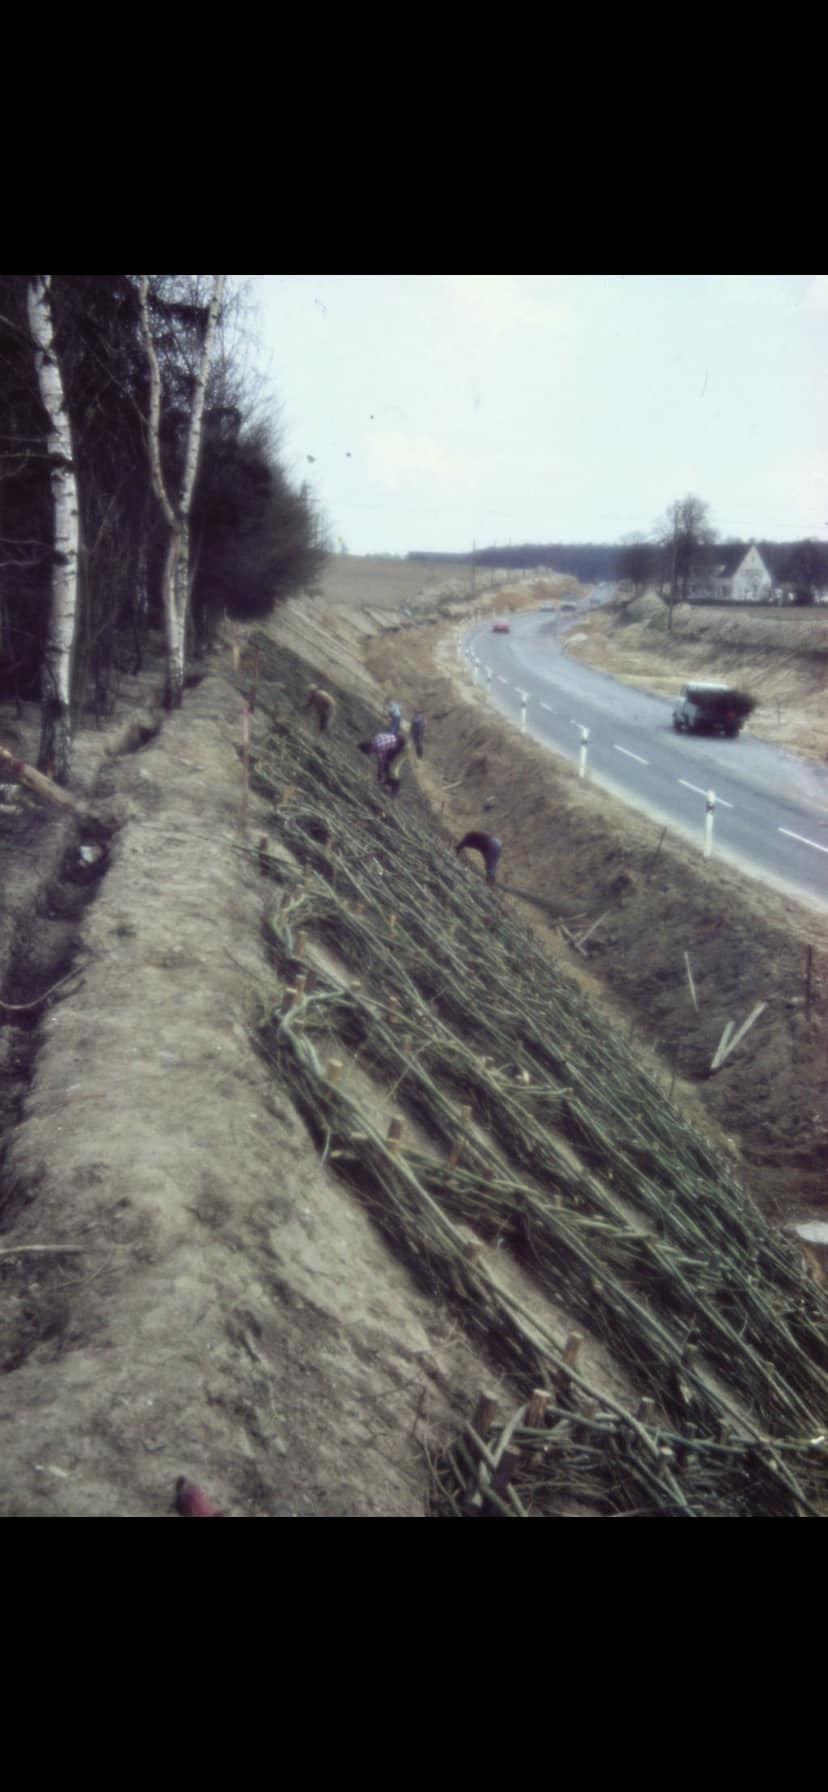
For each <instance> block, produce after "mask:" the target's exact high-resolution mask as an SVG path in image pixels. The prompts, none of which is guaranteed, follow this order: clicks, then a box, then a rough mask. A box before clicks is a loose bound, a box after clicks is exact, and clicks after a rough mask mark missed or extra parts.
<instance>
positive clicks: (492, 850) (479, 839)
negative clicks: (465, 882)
mask: <svg viewBox="0 0 828 1792" xmlns="http://www.w3.org/2000/svg"><path fill="white" fill-rule="evenodd" d="M466 846H468V847H470V848H471V849H472V851H473V852H479V853H481V854H482V857H483V863H484V865H485V867H486V882H487V884H494V881H495V878H496V876H497V862H498V859H499V858H500V855H501V852H502V851H503V846H502V843H501V841H500V840H498V838H497V835H496V834H477V833H471V834H464V835H463V838H462V840H459V841H458V843H457V845H456V847H455V849H454V850H455V852H462V851H463V849H464V847H466Z"/></svg>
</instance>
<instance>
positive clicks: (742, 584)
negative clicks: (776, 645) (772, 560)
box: [690, 542, 782, 604]
mask: <svg viewBox="0 0 828 1792" xmlns="http://www.w3.org/2000/svg"><path fill="white" fill-rule="evenodd" d="M690 595H691V597H694V598H695V599H696V601H697V602H704V600H705V599H707V601H708V602H710V600H711V599H712V600H713V601H714V602H717V603H735V604H740V603H741V604H759V603H772V602H773V601H774V598H775V597H776V596H777V593H776V590H775V585H774V579H773V574H772V573H771V572H770V571H769V570H768V567H767V565H766V564H765V561H764V559H763V557H762V555H761V553H760V551H759V549H758V547H757V546H756V543H755V542H752V543H751V545H750V547H749V548H748V551H747V553H744V552H743V550H742V548H741V547H738V546H737V547H733V548H727V547H725V548H723V549H720V559H719V560H718V563H717V564H716V565H714V566H709V567H706V568H705V569H704V571H702V572H700V573H698V574H697V575H696V577H695V578H694V579H693V580H692V582H691V586H690ZM779 596H780V597H781V596H782V594H779Z"/></svg>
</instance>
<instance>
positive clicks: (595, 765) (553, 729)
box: [464, 606, 828, 907]
mask: <svg viewBox="0 0 828 1792" xmlns="http://www.w3.org/2000/svg"><path fill="white" fill-rule="evenodd" d="M582 607H583V606H582ZM509 623H510V628H511V632H510V634H508V635H496V634H493V633H492V625H491V622H488V623H486V624H481V625H480V626H479V627H478V628H475V629H473V630H472V631H471V633H470V634H469V635H467V636H466V637H465V639H464V650H465V652H466V653H467V654H468V655H469V657H471V656H473V655H475V654H476V655H477V657H478V660H479V670H478V682H479V683H480V685H481V687H483V688H484V689H485V688H488V689H489V690H490V692H491V700H492V702H493V703H494V704H495V706H496V707H497V708H498V709H500V710H502V711H503V712H504V714H506V715H508V716H510V717H511V718H512V719H513V720H515V721H518V722H519V721H520V715H521V706H522V693H523V692H526V693H527V698H528V701H527V704H526V733H527V735H530V736H531V737H532V739H533V740H536V741H539V742H541V743H542V744H543V745H544V746H547V747H549V748H550V749H551V750H552V751H554V752H556V753H560V754H562V755H563V756H564V757H565V758H566V759H570V760H574V761H576V762H577V761H578V759H579V754H580V750H581V745H582V739H583V733H582V731H583V730H584V729H585V728H586V729H588V730H589V739H588V743H587V761H586V764H587V775H588V777H589V778H590V779H591V781H592V782H593V783H595V784H599V785H601V786H602V787H603V788H606V789H607V790H609V791H610V792H611V793H612V794H613V795H614V796H617V797H619V798H620V799H621V800H622V801H623V802H625V803H628V804H630V805H631V806H632V807H634V808H636V809H641V810H643V811H644V812H645V813H647V814H649V815H652V816H654V817H655V818H656V819H659V820H661V821H662V822H664V823H666V824H667V825H668V826H669V827H670V828H672V829H674V830H675V831H677V832H679V833H682V834H684V835H685V836H687V837H688V838H689V839H691V840H694V841H696V842H697V844H698V847H699V852H700V853H701V851H702V848H703V843H704V828H705V814H706V810H707V793H708V791H711V790H712V791H713V792H714V794H715V798H716V807H715V810H714V812H713V856H714V857H716V856H717V855H720V856H721V857H723V858H727V859H730V860H732V861H733V862H734V863H736V864H738V866H739V867H740V869H741V870H743V871H746V872H747V873H749V875H751V876H753V877H758V878H762V879H763V880H764V881H765V882H767V883H772V884H774V885H775V886H776V887H778V888H782V889H785V890H789V891H792V892H794V893H795V894H797V895H799V896H804V897H805V898H806V899H807V900H809V901H811V902H816V903H817V904H819V905H820V906H821V907H828V769H825V770H824V769H823V768H822V767H821V766H816V765H812V764H810V763H808V762H806V761H805V760H801V759H796V758H795V757H794V756H793V755H792V754H790V753H784V752H783V751H782V750H781V748H778V747H774V746H771V745H769V744H768V743H767V742H765V741H758V740H753V739H751V738H749V737H748V736H746V735H744V734H742V735H739V736H737V738H736V739H735V740H726V739H724V738H722V737H721V736H718V735H689V734H676V733H675V732H674V730H673V722H672V711H673V705H672V702H670V701H668V700H667V699H666V698H663V697H652V696H650V695H649V694H648V693H646V692H643V691H637V690H634V689H632V688H631V687H630V686H629V685H623V684H619V682H618V680H617V679H614V678H609V677H608V676H607V675H606V674H605V673H603V672H595V671H593V670H592V668H590V667H588V666H584V665H582V664H581V663H580V662H579V661H576V660H573V659H569V658H568V657H567V655H566V654H565V653H564V652H562V650H561V635H562V634H563V633H564V632H566V631H567V630H569V629H571V628H572V626H573V624H574V625H575V626H576V627H577V616H573V615H572V614H566V615H560V614H558V615H544V614H539V613H536V612H535V613H532V614H528V615H527V614H524V615H512V616H510V617H509ZM487 668H488V670H489V672H490V674H491V678H490V680H487V679H485V677H484V672H485V669H487ZM684 676H685V675H684V674H683V673H682V671H681V668H680V666H677V669H676V695H678V691H679V688H680V686H681V685H682V684H683V683H684Z"/></svg>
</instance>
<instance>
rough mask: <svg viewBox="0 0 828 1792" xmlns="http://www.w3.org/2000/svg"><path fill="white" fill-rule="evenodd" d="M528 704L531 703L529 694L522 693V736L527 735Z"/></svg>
mask: <svg viewBox="0 0 828 1792" xmlns="http://www.w3.org/2000/svg"><path fill="white" fill-rule="evenodd" d="M528 702H529V692H528V691H521V693H520V732H521V734H525V733H526V705H527V703H528Z"/></svg>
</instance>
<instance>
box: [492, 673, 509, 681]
mask: <svg viewBox="0 0 828 1792" xmlns="http://www.w3.org/2000/svg"><path fill="white" fill-rule="evenodd" d="M495 676H496V678H497V681H498V684H508V683H509V680H508V678H504V676H503V673H502V672H498V673H496V675H495Z"/></svg>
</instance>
